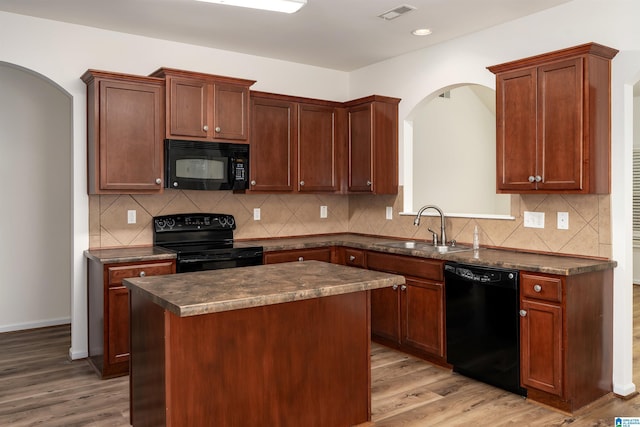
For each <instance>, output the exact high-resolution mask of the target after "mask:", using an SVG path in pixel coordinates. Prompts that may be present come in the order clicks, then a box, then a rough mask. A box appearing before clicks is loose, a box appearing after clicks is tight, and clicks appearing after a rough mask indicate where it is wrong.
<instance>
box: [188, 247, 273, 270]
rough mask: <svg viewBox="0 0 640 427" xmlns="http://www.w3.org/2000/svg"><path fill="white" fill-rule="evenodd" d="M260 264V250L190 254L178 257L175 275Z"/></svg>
mask: <svg viewBox="0 0 640 427" xmlns="http://www.w3.org/2000/svg"><path fill="white" fill-rule="evenodd" d="M261 264H262V250H261V249H260V250H251V251H243V252H240V253H238V252H235V251H232V252H223V253H216V254H215V255H206V254H192V255H182V256H180V255H179V256H178V259H177V264H176V273H187V272H190V271H204V270H220V269H223V268H236V267H247V266H251V265H261Z"/></svg>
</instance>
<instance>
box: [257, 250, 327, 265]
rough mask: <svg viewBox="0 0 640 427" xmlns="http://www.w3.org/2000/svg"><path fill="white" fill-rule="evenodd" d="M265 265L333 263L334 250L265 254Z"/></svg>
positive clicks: (289, 251)
mask: <svg viewBox="0 0 640 427" xmlns="http://www.w3.org/2000/svg"><path fill="white" fill-rule="evenodd" d="M263 260H264V263H265V264H277V263H280V262H293V261H324V262H331V261H332V248H331V247H324V248H310V249H292V250H286V251H274V252H265V253H264V255H263Z"/></svg>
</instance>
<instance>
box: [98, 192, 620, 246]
mask: <svg viewBox="0 0 640 427" xmlns="http://www.w3.org/2000/svg"><path fill="white" fill-rule="evenodd" d="M511 199H512V200H511V214H512V216H513V217H514V218H515V219H513V220H504V219H476V218H447V237H448V238H449V239H455V240H456V241H458V242H460V243H471V241H472V236H473V229H474V227H475V226H478V230H479V234H480V245H481V246H483V245H489V246H496V247H504V248H512V249H524V250H532V251H542V252H552V253H562V254H573V255H585V256H599V257H605V258H610V257H611V223H610V217H611V216H610V196H609V195H522V196H520V195H514V196H512V198H511ZM320 206H327V211H328V212H327V213H328V215H327V218H320ZM387 206H392V207H393V219H392V220H387V219H386V218H385V209H386V207H387ZM254 208H260V210H261V219H260V220H259V221H254V219H253V210H254ZM129 210H135V211H136V223H135V224H128V223H127V212H128V211H129ZM401 211H402V188H401V189H400V192H399V194H398V195H397V196H395V195H393V196H373V195H349V196H346V195H332V194H326V195H325V194H233V193H232V192H230V191H187V190H166V191H165V192H164V193H163V194H160V195H101V196H96V195H94V196H90V197H89V240H90V241H89V246H90V248H92V249H93V248H106V247H123V246H146V245H151V244H152V243H153V232H152V227H151V221H152V218H153V217H154V216H157V215H167V214H174V213H190V212H217V213H227V214H232V215H233V216H234V217H235V219H236V223H237V229H236V231H235V238H236V239H240V240H242V239H253V238H271V237H285V236H299V235H309V234H328V233H343V232H352V233H361V234H374V235H381V236H389V237H400V238H415V239H423V240H429V239H431V234H430V233H429V232H428V231H427V228H432V229H434V230H438V229H439V227H440V219H439V217H427V216H425V217H423V219H422V222H421V224H420V226H419V227H415V226H414V225H413V216H407V215H400V212H401ZM524 211H535V212H544V213H545V228H543V229H536V228H525V227H524V226H523V213H524ZM557 212H568V213H569V229H568V230H558V229H556V213H557Z"/></svg>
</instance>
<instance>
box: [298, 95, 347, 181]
mask: <svg viewBox="0 0 640 427" xmlns="http://www.w3.org/2000/svg"><path fill="white" fill-rule="evenodd" d="M336 137H337V135H336V109H335V108H333V107H328V106H320V105H305V104H300V105H299V108H298V191H316V192H317V191H336V190H338V177H337V167H336V144H337V141H336Z"/></svg>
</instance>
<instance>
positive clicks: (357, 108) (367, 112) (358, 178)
mask: <svg viewBox="0 0 640 427" xmlns="http://www.w3.org/2000/svg"><path fill="white" fill-rule="evenodd" d="M399 102H400V100H399V99H397V98H388V97H383V96H378V95H373V96H369V97H366V98H361V99H356V100H354V101H350V102H347V103H346V104H345V106H346V108H347V129H348V130H347V137H348V150H349V157H348V191H349V192H354V193H373V194H397V193H398V103H399Z"/></svg>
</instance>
